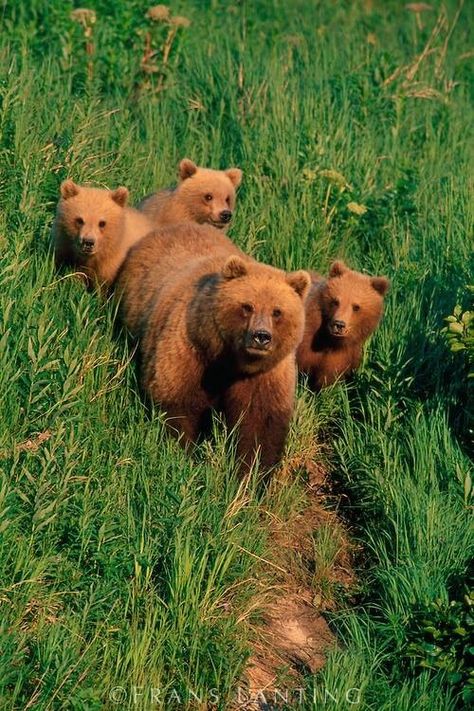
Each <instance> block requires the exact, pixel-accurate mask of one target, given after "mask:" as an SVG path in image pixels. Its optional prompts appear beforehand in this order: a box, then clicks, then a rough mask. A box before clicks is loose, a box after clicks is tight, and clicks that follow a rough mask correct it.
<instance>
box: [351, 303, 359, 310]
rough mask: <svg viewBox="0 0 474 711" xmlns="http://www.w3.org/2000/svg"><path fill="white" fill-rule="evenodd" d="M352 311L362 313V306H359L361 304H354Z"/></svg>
mask: <svg viewBox="0 0 474 711" xmlns="http://www.w3.org/2000/svg"><path fill="white" fill-rule="evenodd" d="M352 310H353V311H360V306H359V304H353V305H352Z"/></svg>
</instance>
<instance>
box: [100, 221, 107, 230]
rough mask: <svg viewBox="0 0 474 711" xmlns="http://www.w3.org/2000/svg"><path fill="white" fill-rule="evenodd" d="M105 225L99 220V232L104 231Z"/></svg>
mask: <svg viewBox="0 0 474 711" xmlns="http://www.w3.org/2000/svg"><path fill="white" fill-rule="evenodd" d="M105 224H106V223H105V220H101V221H100V222H99V227H100V229H101V230H103V229H104V227H105Z"/></svg>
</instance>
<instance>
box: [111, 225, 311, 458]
mask: <svg viewBox="0 0 474 711" xmlns="http://www.w3.org/2000/svg"><path fill="white" fill-rule="evenodd" d="M144 277H145V281H146V289H145V291H146V290H147V289H148V290H149V293H148V294H145V292H144V291H140V290H138V291H137V289H136V284H137V282H138V283H139V284H143V282H144ZM309 286H310V277H309V275H308V273H307V272H304V271H297V272H291V273H285V272H283V271H281V270H279V269H275V268H273V267H270V266H267V265H264V264H260V263H259V262H256V261H255V260H253V259H251V258H250V257H248V256H246V255H245V254H244V253H243V252H241V251H240V250H239V249H238V248H237V247H236V246H235V245H234V244H233V243H232V242H231V241H230V240H229V239H228V238H227V237H226V236H225V235H223V234H222V233H221V232H220V231H218V230H216V229H215V228H213V227H209V226H205V225H196V224H192V223H186V224H181V225H175V226H173V227H170V228H165V229H161V230H157V231H155V232H152V233H150V234H149V235H147V236H146V237H145V238H144V239H143V240H142V241H141V242H140V243H139V244H137V245H136V246H135V247H134V248H132V249H131V250H130V252H129V254H128V256H127V259H126V260H125V262H124V265H123V268H122V270H121V274H120V276H119V279H118V282H117V291H118V293H120V294H121V298H122V302H123V303H122V314H123V317H124V320H125V323H126V324H127V325H128V326H129V327H130V326H131V327H132V329H135V333H138V334H139V335H140V357H141V371H142V372H141V379H142V384H143V387H144V389H145V392H147V393H148V394H149V395H150V396H151V398H152V400H153V401H154V402H156V403H159V404H160V405H161V407H162V408H163V409H164V411H165V412H166V413H167V416H168V425H169V426H170V427H171V428H172V429H174V430H175V431H177V432H178V433H179V434H180V435H181V437H182V441H183V443H185V444H187V443H192V442H196V440H197V439H198V437H199V435H200V433H201V432H202V429H203V425H204V423H205V422H207V421H208V418H209V413H210V411H211V409H218V410H220V411H222V412H223V414H224V417H225V419H226V422H227V424H228V427H229V430H231V429H233V428H234V427H238V446H237V454H238V457H239V459H240V460H241V462H242V466H243V468H244V469H246V468H248V467H249V466H250V465H251V464H252V462H253V460H254V458H255V455H256V452H257V450H258V449H259V450H260V463H261V465H262V467H263V469H265V470H267V469H269V468H271V467H272V466H273V465H274V464H276V463H277V462H278V460H279V458H280V457H281V454H282V451H283V447H284V444H285V439H286V434H287V430H288V425H289V421H290V418H291V415H292V411H293V400H294V391H295V378H296V363H295V351H296V347H297V346H298V343H299V342H300V340H301V338H302V335H303V326H304V299H305V297H306V293H307V291H308V289H309ZM140 305H141V309H142V310H141V312H140V313H139V310H140V309H139V306H140Z"/></svg>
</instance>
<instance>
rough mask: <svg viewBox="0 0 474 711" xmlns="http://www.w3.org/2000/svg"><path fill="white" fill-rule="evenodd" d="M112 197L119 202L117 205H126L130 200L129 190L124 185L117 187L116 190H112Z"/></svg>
mask: <svg viewBox="0 0 474 711" xmlns="http://www.w3.org/2000/svg"><path fill="white" fill-rule="evenodd" d="M110 197H111V198H112V200H113V201H114V202H116V203H117V205H120V207H125V205H126V204H127V200H128V190H127V188H124V187H120V188H117V189H116V190H113V191H112V193H111V195H110Z"/></svg>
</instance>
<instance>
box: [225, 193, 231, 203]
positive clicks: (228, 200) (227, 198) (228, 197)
mask: <svg viewBox="0 0 474 711" xmlns="http://www.w3.org/2000/svg"><path fill="white" fill-rule="evenodd" d="M225 201H226V203H227V205H230V195H228V196H227V197H226V199H225Z"/></svg>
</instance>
